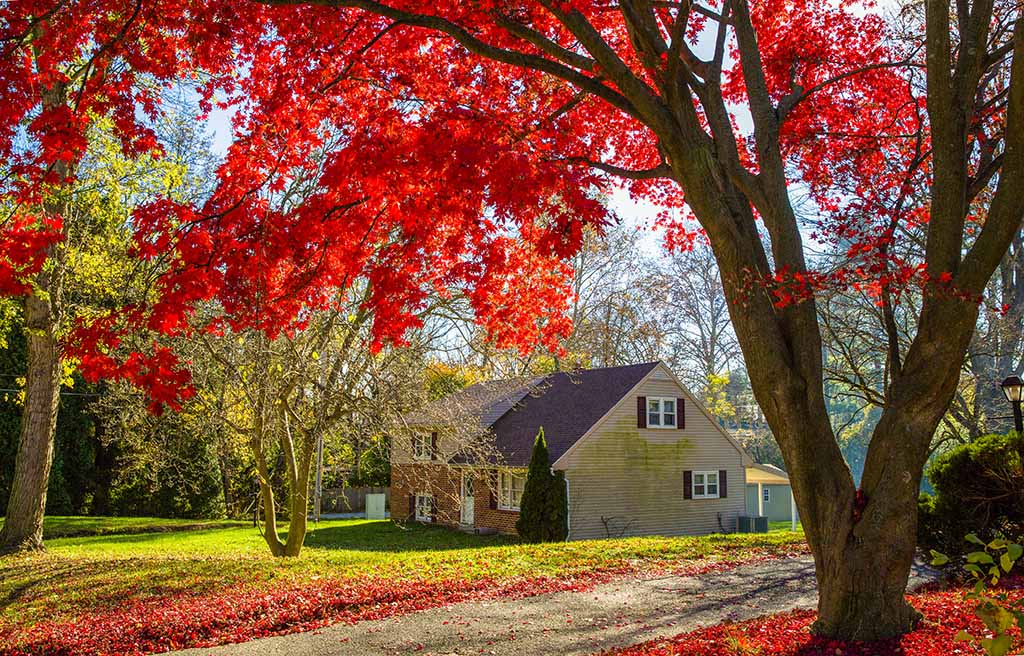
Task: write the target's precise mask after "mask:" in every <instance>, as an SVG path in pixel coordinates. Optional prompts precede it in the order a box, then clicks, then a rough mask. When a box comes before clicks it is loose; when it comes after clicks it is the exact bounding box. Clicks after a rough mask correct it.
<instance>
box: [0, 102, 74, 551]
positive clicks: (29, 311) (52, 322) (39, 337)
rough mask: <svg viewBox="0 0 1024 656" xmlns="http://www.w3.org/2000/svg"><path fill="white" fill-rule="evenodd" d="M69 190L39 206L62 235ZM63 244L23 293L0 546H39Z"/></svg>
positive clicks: (56, 382) (64, 171)
mask: <svg viewBox="0 0 1024 656" xmlns="http://www.w3.org/2000/svg"><path fill="white" fill-rule="evenodd" d="M65 102H66V89H65V86H64V84H63V83H57V84H55V85H54V86H53V87H51V88H49V89H47V90H46V91H44V92H43V108H44V110H49V109H52V108H54V107H59V106H62V105H64V104H65ZM54 171H55V173H56V174H57V175H58V176H59V177H60V178H61V179H66V178H68V177H70V176H71V174H72V171H73V169H72V166H71V165H70V164H69V163H68V162H66V161H64V160H61V161H59V162H58V163H57V164H55V165H54ZM67 193H68V190H66V189H57V190H55V191H54V192H53V193H52V194H50V195H48V198H47V200H46V201H44V204H43V208H42V209H43V212H44V213H45V214H46V215H47V216H50V217H59V218H62V219H64V228H63V235H64V237H65V238H66V237H67V234H68V233H67V230H68V228H67V226H68V219H69V217H68V216H67V214H68V210H69V209H70V202H69V199H68V198H67V196H66V194H67ZM64 248H65V246H64V244H63V243H57V244H55V245H53V246H51V247H50V248H49V249H48V252H47V262H46V265H45V267H44V269H43V270H42V271H41V272H40V273H39V274H37V275H36V276H35V279H34V280H33V290H32V293H31V294H29V295H28V297H27V298H25V302H24V322H25V333H26V341H27V347H28V368H27V370H26V372H25V401H24V406H23V408H22V415H21V428H20V431H19V435H18V453H17V456H16V457H15V463H14V478H13V481H12V484H11V495H10V498H9V500H8V502H7V513H6V519H5V520H4V526H3V529H0V552H13V551H25V550H38V549H42V548H43V514H44V512H45V510H46V490H47V486H48V484H49V480H50V466H51V465H52V463H53V449H54V434H55V432H56V428H57V408H58V406H59V403H60V385H61V377H62V371H61V358H62V353H61V345H60V340H59V334H58V333H59V327H60V322H61V301H62V295H63V276H64V252H65V251H64Z"/></svg>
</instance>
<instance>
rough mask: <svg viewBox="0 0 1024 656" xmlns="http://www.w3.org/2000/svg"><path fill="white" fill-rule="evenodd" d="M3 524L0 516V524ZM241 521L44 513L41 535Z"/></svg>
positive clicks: (51, 536) (182, 528)
mask: <svg viewBox="0 0 1024 656" xmlns="http://www.w3.org/2000/svg"><path fill="white" fill-rule="evenodd" d="M3 525H4V519H3V517H0V528H2V527H3ZM244 525H245V522H238V521H232V520H222V519H220V520H219V519H162V518H160V517H59V516H57V517H46V518H45V519H44V520H43V539H45V540H53V539H55V538H73V537H86V536H95V535H125V534H134V533H160V532H166V531H197V530H202V529H210V528H225V527H230V526H244Z"/></svg>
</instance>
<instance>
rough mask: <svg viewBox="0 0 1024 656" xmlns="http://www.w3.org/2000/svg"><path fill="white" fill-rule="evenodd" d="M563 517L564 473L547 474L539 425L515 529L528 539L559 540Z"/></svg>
mask: <svg viewBox="0 0 1024 656" xmlns="http://www.w3.org/2000/svg"><path fill="white" fill-rule="evenodd" d="M567 518H568V509H567V503H566V495H565V476H564V474H562V472H558V473H556V474H552V473H551V458H550V456H549V455H548V444H547V441H546V440H545V439H544V429H543V428H541V429H540V432H539V433H537V439H536V440H534V442H533V455H532V456H531V457H530V470H529V472H528V473H527V475H526V485H525V486H524V487H523V498H522V499H521V500H520V502H519V519H518V520H516V531H518V532H519V536H520V537H521V538H523V539H524V540H528V541H530V542H561V541H563V540H565V538H566V535H567V532H568V527H567V525H566V520H567Z"/></svg>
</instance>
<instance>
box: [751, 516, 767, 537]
mask: <svg viewBox="0 0 1024 656" xmlns="http://www.w3.org/2000/svg"><path fill="white" fill-rule="evenodd" d="M767 532H768V518H767V517H755V518H754V533H767Z"/></svg>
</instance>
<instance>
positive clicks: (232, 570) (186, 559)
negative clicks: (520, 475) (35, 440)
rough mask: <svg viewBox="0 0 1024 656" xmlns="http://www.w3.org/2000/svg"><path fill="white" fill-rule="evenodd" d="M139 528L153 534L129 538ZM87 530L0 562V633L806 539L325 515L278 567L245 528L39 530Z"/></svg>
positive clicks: (725, 553) (67, 522) (75, 525)
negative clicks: (356, 587) (331, 588)
mask: <svg viewBox="0 0 1024 656" xmlns="http://www.w3.org/2000/svg"><path fill="white" fill-rule="evenodd" d="M147 522H149V523H148V524H147ZM144 525H149V526H152V527H153V528H158V529H159V530H160V532H153V533H131V532H130V531H136V530H138V529H139V527H140V526H144ZM88 526H94V527H95V530H96V531H97V532H101V531H102V532H104V533H106V534H104V535H93V536H84V537H64V538H54V539H50V540H48V541H47V544H46V546H47V551H46V552H45V553H41V554H32V555H22V556H7V557H2V558H0V635H2V633H3V627H4V625H6V626H8V627H12V626H13V627H27V626H30V625H32V624H34V623H36V622H39V621H42V620H44V619H46V620H57V621H71V622H73V621H76V619H77V618H81V617H83V616H85V615H87V614H88V613H89V612H93V611H102V610H104V609H108V608H115V607H120V606H121V605H123V604H124V603H126V602H130V601H132V600H141V601H146V600H154V599H161V598H164V597H168V598H170V597H173V596H174V595H177V594H180V593H187V594H189V595H196V594H200V595H201V594H216V593H218V592H222V591H224V590H228V589H237V588H238V587H239V586H242V587H245V588H247V589H255V590H261V589H267V588H269V587H272V586H274V585H277V584H284V585H289V586H302V585H305V584H307V583H309V582H313V581H320V580H323V579H331V580H345V579H366V578H371V579H389V580H393V579H420V580H423V579H425V580H429V581H440V580H444V581H452V580H455V581H472V580H477V579H483V578H487V579H495V580H504V579H511V578H514V577H537V576H545V575H548V576H567V575H572V574H580V573H586V572H593V571H600V570H608V569H614V568H622V567H625V566H629V567H632V568H643V567H647V566H650V567H666V566H667V567H672V566H675V565H684V564H686V563H689V562H692V561H696V560H730V559H731V560H739V559H743V558H745V557H749V555H750V554H752V553H760V552H764V551H765V550H767V551H778V552H784V551H789V550H793V549H795V548H802V544H803V536H802V534H798V533H791V532H788V531H787V532H781V531H780V532H773V533H770V534H761V535H749V534H748V535H712V536H701V537H685V538H657V537H654V538H627V539H614V540H598V541H587V542H570V543H560V544H546V545H530V544H519V543H518V542H517V540H516V539H515V538H510V537H503V536H475V535H468V534H465V533H460V532H457V531H451V530H447V529H443V528H437V527H429V526H421V525H410V526H406V527H400V526H398V525H396V524H393V523H391V522H387V521H366V520H330V521H325V522H321V524H320V526H319V527H317V528H315V529H313V530H312V531H311V532H310V533H309V534H308V536H307V538H306V548H305V549H304V551H303V553H302V556H301V557H300V558H298V559H287V560H279V559H273V558H271V557H270V556H269V553H268V550H267V547H266V545H265V543H264V542H263V540H262V538H261V536H260V535H259V534H258V533H257V532H256V530H255V529H254V528H253V527H252V526H251V525H245V524H244V523H234V525H231V526H227V527H217V528H206V529H202V530H182V531H177V532H173V528H174V527H178V528H193V529H194V528H195V526H194V523H192V524H190V523H188V522H184V523H175V522H167V521H166V520H143V519H109V518H103V519H93V518H81V519H79V518H55V519H54V520H52V521H51V522H50V524H49V525H48V530H49V531H50V534H51V535H59V534H60V531H61V530H63V531H65V534H66V533H67V532H80V531H84V530H86V528H85V527H88ZM112 533H113V534H112ZM2 647H3V645H0V651H2Z"/></svg>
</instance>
